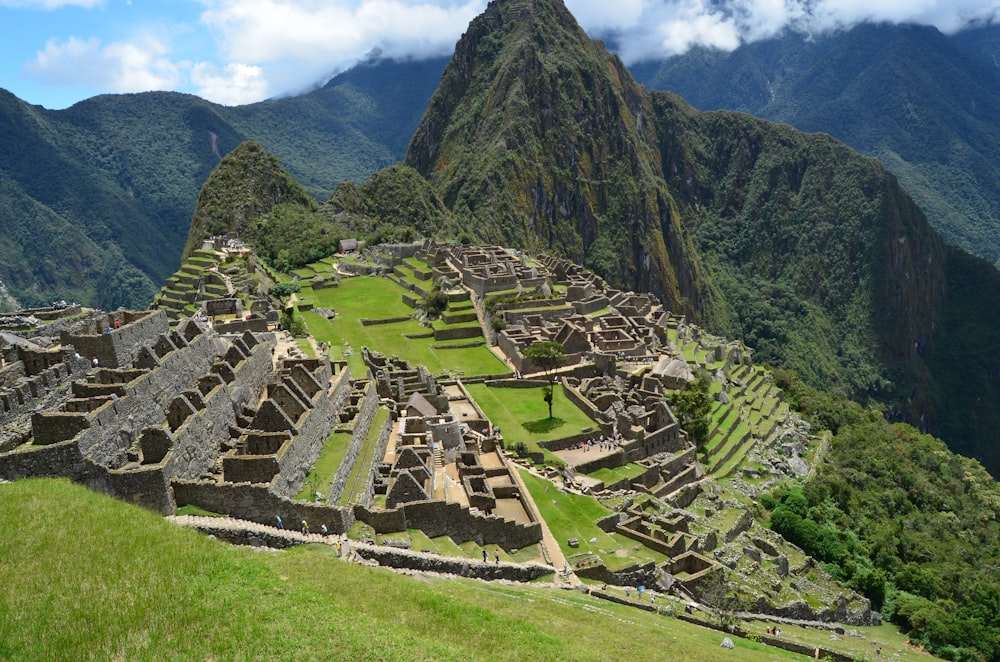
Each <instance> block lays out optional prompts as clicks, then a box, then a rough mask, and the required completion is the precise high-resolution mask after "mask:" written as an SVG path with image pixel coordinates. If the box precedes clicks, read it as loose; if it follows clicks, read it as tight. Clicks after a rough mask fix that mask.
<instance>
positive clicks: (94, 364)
mask: <svg viewBox="0 0 1000 662" xmlns="http://www.w3.org/2000/svg"><path fill="white" fill-rule="evenodd" d="M98 363H99V361H98V360H97V356H92V357H91V358H90V365H92V366H94V367H95V368H96V367H97V365H98Z"/></svg>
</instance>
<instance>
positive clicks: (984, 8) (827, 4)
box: [566, 0, 1000, 62]
mask: <svg viewBox="0 0 1000 662" xmlns="http://www.w3.org/2000/svg"><path fill="white" fill-rule="evenodd" d="M597 2H598V0H566V3H567V6H568V7H569V8H570V10H571V11H573V12H574V15H576V16H577V17H578V18H579V20H580V23H581V25H583V27H584V28H585V29H586V30H588V31H589V32H591V33H592V34H595V35H597V36H612V37H613V38H614V42H615V43H617V44H618V48H619V50H620V52H621V55H622V58H623V59H624V60H625V61H626V62H634V61H636V60H640V59H644V58H656V57H665V56H669V55H675V54H678V53H682V52H684V51H686V50H687V49H688V48H690V47H691V46H694V45H702V46H711V47H715V48H721V49H724V50H732V49H733V48H736V47H737V46H739V45H740V44H741V43H747V42H752V41H757V40H759V39H766V38H768V37H773V36H775V35H776V34H778V33H780V32H781V31H782V30H784V29H786V28H791V29H794V30H799V31H802V32H807V33H813V34H815V33H823V32H827V31H830V30H839V29H846V28H850V27H852V26H854V25H857V24H858V23H861V22H864V21H879V22H882V21H887V22H892V23H919V24H922V25H933V26H935V27H937V28H938V29H939V30H941V31H943V32H947V33H951V32H956V31H958V30H960V29H961V28H963V27H965V26H967V25H968V24H969V23H972V22H980V23H981V22H989V21H993V20H996V19H998V18H1000V4H998V3H997V2H996V0H626V1H625V2H624V4H623V5H622V7H623V10H622V11H621V12H620V13H618V14H617V15H615V14H614V13H613V12H611V10H605V11H604V12H601V11H598V10H595V7H596V6H597ZM608 4H609V5H610V4H611V3H608ZM615 7H616V9H617V5H615ZM637 9H638V10H639V11H638V13H637V12H636V10H637ZM613 19H616V20H613Z"/></svg>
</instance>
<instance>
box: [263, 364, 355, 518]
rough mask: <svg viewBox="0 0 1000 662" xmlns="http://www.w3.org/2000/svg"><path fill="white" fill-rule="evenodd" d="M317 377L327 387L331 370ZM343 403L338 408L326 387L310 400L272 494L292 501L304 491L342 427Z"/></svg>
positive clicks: (286, 449)
mask: <svg viewBox="0 0 1000 662" xmlns="http://www.w3.org/2000/svg"><path fill="white" fill-rule="evenodd" d="M317 376H318V377H320V379H321V382H320V380H317V382H319V383H321V384H323V385H325V384H326V382H327V380H328V379H329V378H330V371H329V368H328V367H327V366H324V368H323V369H320V370H319V371H318V372H317ZM340 379H341V381H340V384H345V383H346V381H345V379H344V375H341V378H340ZM342 388H343V387H342ZM345 397H346V396H345ZM343 400H344V397H342V398H341V401H340V407H337V406H335V402H334V400H333V399H332V398H330V397H327V391H326V388H325V386H321V387H320V390H319V391H317V392H316V394H315V395H313V397H312V398H311V399H310V401H309V403H308V404H307V407H308V408H307V409H306V411H305V413H304V414H303V415H302V417H301V418H300V419H299V420H298V421H297V422H296V423H297V426H296V430H295V431H294V432H293V436H292V439H291V441H289V442H288V443H287V444H285V446H284V449H283V451H279V454H278V467H279V471H278V475H276V476H275V477H274V479H273V480H272V481H271V491H272V492H274V493H275V494H276V495H278V496H284V497H287V498H289V499H291V498H294V497H295V495H296V494H298V493H299V490H300V489H302V485H303V483H304V482H305V480H306V476H307V475H308V474H309V470H310V469H311V468H312V466H313V464H315V462H316V459H317V458H318V457H319V453H320V451H321V450H322V449H323V444H324V443H326V440H327V438H328V437H329V436H330V431H331V430H333V429H334V427H336V425H337V424H338V423H339V420H340V419H339V414H340V409H341V407H342V406H343Z"/></svg>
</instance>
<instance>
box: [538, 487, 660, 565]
mask: <svg viewBox="0 0 1000 662" xmlns="http://www.w3.org/2000/svg"><path fill="white" fill-rule="evenodd" d="M519 471H520V472H521V479H522V480H523V481H524V484H525V486H526V487H527V488H528V492H530V493H531V498H532V499H533V500H534V502H535V505H537V506H538V510H539V512H541V514H542V518H543V519H544V520H545V523H546V524H547V525H548V527H549V530H550V531H552V535H553V536H554V537H555V539H556V542H558V543H559V547H560V548H561V549H562V551H563V554H565V555H566V558H567V559H568V560H569V562H570V563H572V564H574V565H579V564H581V563H582V564H584V565H588V564H590V563H593V562H594V561H595V560H599V561H600V562H601V563H603V564H604V565H605V566H607V567H608V568H609V569H611V570H621V569H622V568H626V567H628V566H631V565H635V564H639V563H648V562H649V561H653V562H654V563H657V564H659V563H663V562H664V561H666V557H665V556H664V555H663V554H660V553H659V552H656V551H653V550H651V549H649V548H647V547H645V546H643V545H641V544H639V543H637V542H636V541H634V540H632V539H631V538H626V537H624V536H621V535H619V534H617V533H605V532H604V531H603V530H602V529H601V528H600V527H598V526H597V524H596V522H597V520H599V519H601V518H602V517H607V516H608V515H610V514H611V511H610V510H608V509H607V508H605V507H604V506H603V505H601V503H600V502H599V501H597V499H595V498H594V497H592V496H585V495H582V494H572V493H569V492H563V491H561V490H559V489H558V488H557V487H556V486H555V485H553V484H552V483H551V482H549V481H548V480H546V479H544V478H540V477H538V476H535V475H534V474H532V473H530V472H528V471H525V470H523V469H522V470H519ZM570 538H576V539H577V541H578V542H579V547H570V546H569V542H568V541H569V539H570ZM594 538H596V539H597V542H590V541H591V540H593V539H594Z"/></svg>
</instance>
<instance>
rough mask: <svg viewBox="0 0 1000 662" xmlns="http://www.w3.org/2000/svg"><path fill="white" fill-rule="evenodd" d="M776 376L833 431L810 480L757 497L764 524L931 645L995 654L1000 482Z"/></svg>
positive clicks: (976, 655)
mask: <svg viewBox="0 0 1000 662" xmlns="http://www.w3.org/2000/svg"><path fill="white" fill-rule="evenodd" d="M778 376H779V380H778V382H779V385H780V386H781V387H782V389H784V391H785V393H786V394H788V395H790V396H791V397H790V400H791V402H792V404H794V405H795V406H796V407H797V408H799V409H800V410H801V411H802V412H803V413H805V414H806V415H807V416H808V418H809V419H810V420H811V422H812V423H813V424H814V426H815V428H814V429H815V430H822V429H826V430H830V431H831V432H832V433H833V436H832V439H831V441H830V450H829V454H828V455H827V458H826V461H825V462H824V463H823V464H822V465H821V466H820V468H819V471H818V472H817V474H816V476H815V477H814V478H812V479H811V480H808V481H806V482H805V483H803V484H802V485H801V486H795V487H792V488H789V489H785V490H782V491H780V492H778V493H776V494H774V495H767V496H765V497H764V498H762V499H761V504H762V506H763V507H764V508H765V509H766V510H767V511H769V513H768V517H769V520H770V526H771V528H772V529H774V530H775V531H777V532H778V533H780V534H781V535H782V536H784V537H785V538H786V539H788V540H790V541H791V542H794V543H796V544H797V545H799V546H800V547H802V549H803V550H804V551H805V552H806V553H808V554H810V555H812V556H813V557H815V558H816V559H817V560H818V561H821V562H822V563H823V564H824V568H825V569H826V570H828V571H829V572H830V573H831V574H832V575H833V576H834V577H836V578H838V579H841V580H842V581H845V582H846V583H847V584H848V585H850V586H851V587H852V588H855V589H856V590H858V591H860V592H862V593H863V594H865V595H867V596H868V598H870V599H871V600H872V607H873V608H877V609H880V610H882V612H883V616H884V617H885V618H887V619H889V620H891V621H892V622H894V623H896V624H898V625H900V626H901V627H902V628H903V629H904V630H905V631H907V632H909V633H910V637H911V638H912V639H913V641H915V642H917V643H922V644H924V645H926V646H927V648H928V650H930V651H931V652H933V653H935V654H937V655H941V656H943V657H945V658H946V659H969V660H976V659H996V658H997V656H998V655H1000V611H998V608H997V606H998V604H1000V576H998V574H997V569H998V567H1000V524H998V523H997V520H996V514H997V510H998V508H1000V485H998V484H997V482H996V481H994V480H993V478H992V477H991V476H990V475H989V473H987V472H986V470H985V469H984V468H983V467H982V466H981V465H980V464H979V463H978V462H975V461H973V460H969V459H967V458H964V457H962V456H959V455H956V454H953V453H951V452H949V451H948V450H947V447H946V446H945V445H944V443H943V442H941V441H940V440H939V439H936V438H934V437H931V436H929V435H924V434H920V433H919V432H918V431H917V430H915V429H914V428H913V427H911V426H909V425H906V424H902V423H889V422H887V421H886V420H885V418H884V416H883V415H882V413H881V412H880V411H878V410H877V409H864V408H862V407H861V406H860V405H857V404H855V403H852V402H850V401H847V400H844V399H840V398H835V397H832V396H830V395H828V394H824V393H822V392H820V391H817V390H816V389H813V388H810V387H808V386H805V385H804V384H803V383H802V382H801V381H800V380H799V379H798V378H797V377H795V376H794V375H793V374H791V373H779V375H778Z"/></svg>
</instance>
